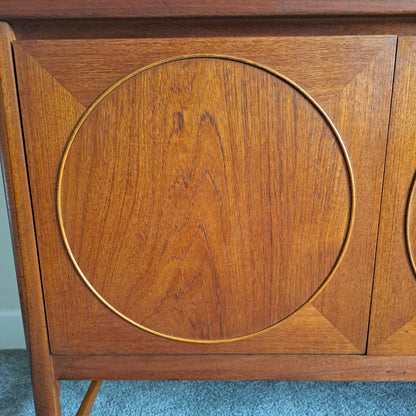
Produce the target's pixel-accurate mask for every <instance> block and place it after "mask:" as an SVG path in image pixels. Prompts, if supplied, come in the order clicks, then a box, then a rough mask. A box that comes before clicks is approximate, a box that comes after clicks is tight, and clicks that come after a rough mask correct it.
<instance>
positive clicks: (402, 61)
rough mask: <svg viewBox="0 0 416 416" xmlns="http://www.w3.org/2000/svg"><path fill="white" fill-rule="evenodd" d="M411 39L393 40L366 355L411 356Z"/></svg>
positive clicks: (414, 62) (414, 152) (414, 327)
mask: <svg viewBox="0 0 416 416" xmlns="http://www.w3.org/2000/svg"><path fill="white" fill-rule="evenodd" d="M415 178H416V38H414V37H412V38H410V37H409V38H406V37H403V38H399V42H398V49H397V60H396V71H395V79H394V96H393V102H392V112H391V126H390V132H389V144H388V151H387V159H386V172H385V179H384V188H383V202H382V208H381V218H380V237H379V243H378V247H377V262H376V274H375V281H374V293H373V306H372V313H371V326H370V336H369V346H368V347H369V348H368V352H369V353H370V354H380V355H389V354H394V355H407V354H416V184H415Z"/></svg>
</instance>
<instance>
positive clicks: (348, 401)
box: [0, 350, 416, 416]
mask: <svg viewBox="0 0 416 416" xmlns="http://www.w3.org/2000/svg"><path fill="white" fill-rule="evenodd" d="M88 385H89V383H88V382H86V381H63V382H62V383H61V401H62V414H63V415H64V416H66V415H71V416H73V415H75V414H76V411H77V410H78V406H79V404H80V403H81V400H82V398H83V396H84V394H85V392H86V390H87V388H88ZM0 415H1V416H32V415H33V416H34V415H35V411H34V406H33V397H32V391H31V384H30V375H29V366H28V362H27V358H26V352H25V351H22V350H3V351H0ZM91 415H92V416H112V415H117V416H124V415H142V416H145V415H152V416H156V415H204V416H205V415H227V416H232V415H279V416H280V415H282V416H283V415H299V416H309V415H328V416H333V415H335V416H342V415H354V416H367V415H371V416H377V415H389V416H404V415H406V416H416V383H340V382H336V383H329V382H284V381H254V382H253V381H251V382H248V381H104V383H103V385H102V386H101V389H100V392H99V394H98V397H97V399H96V401H95V404H94V407H93V409H92V412H91Z"/></svg>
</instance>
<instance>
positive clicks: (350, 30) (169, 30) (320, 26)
mask: <svg viewBox="0 0 416 416" xmlns="http://www.w3.org/2000/svg"><path fill="white" fill-rule="evenodd" d="M12 24H13V29H14V32H15V34H16V39H18V40H36V39H38V40H41V39H42V40H47V39H49V40H53V39H61V40H63V39H67V40H69V39H74V40H75V39H128V38H134V39H149V38H150V39H154V40H157V39H159V38H178V37H183V38H203V37H227V36H228V37H229V36H232V37H240V38H242V39H244V38H245V37H265V36H274V37H277V36H284V37H286V36H358V35H362V36H368V35H383V36H385V35H396V36H414V35H415V34H416V23H415V21H414V18H413V17H411V16H401V17H397V16H396V17H391V16H383V17H380V16H379V17H371V16H369V17H359V16H349V17H342V16H337V17H334V16H332V17H331V16H327V17H310V16H309V17H294V16H284V17H259V16H257V17H255V16H250V17H234V18H232V19H230V18H226V17H209V18H198V19H193V18H186V17H184V18H175V19H158V18H146V19H143V18H142V19H138V18H136V19H127V18H125V19H111V25H109V24H108V20H107V19H29V20H25V19H23V20H20V19H19V20H15V21H13V23H12Z"/></svg>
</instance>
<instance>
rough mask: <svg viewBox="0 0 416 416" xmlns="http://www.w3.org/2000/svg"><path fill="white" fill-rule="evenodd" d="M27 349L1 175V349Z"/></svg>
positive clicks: (0, 176)
mask: <svg viewBox="0 0 416 416" xmlns="http://www.w3.org/2000/svg"><path fill="white" fill-rule="evenodd" d="M9 348H25V341H24V335H23V325H22V316H21V313H20V304H19V295H18V291H17V284H16V275H15V268H14V261H13V252H12V244H11V239H10V231H9V222H8V218H7V209H6V199H5V195H4V186H3V178H2V175H1V174H0V349H9Z"/></svg>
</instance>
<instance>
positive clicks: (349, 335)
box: [14, 37, 395, 354]
mask: <svg viewBox="0 0 416 416" xmlns="http://www.w3.org/2000/svg"><path fill="white" fill-rule="evenodd" d="M14 49H15V57H16V66H17V77H18V86H19V94H20V101H21V107H22V119H23V127H24V134H25V141H26V150H27V157H28V168H29V176H30V181H31V190H32V197H33V206H34V213H35V221H36V228H37V233H38V244H39V256H40V261H41V270H42V279H43V285H44V291H45V299H46V309H47V314H48V326H49V332H50V337H51V348H52V351H53V352H54V353H91V352H95V353H109V352H119V353H256V352H258V353H350V354H351V353H362V352H364V350H365V344H366V335H367V333H366V332H367V327H368V314H369V306H370V296H371V287H372V272H373V265H374V252H375V241H376V233H377V224H378V210H379V203H380V193H381V182H382V172H383V167H384V166H383V163H384V155H385V144H386V136H387V123H388V114H389V103H390V94H391V83H392V71H393V61H394V52H395V38H394V37H345V38H342V37H340V38H257V39H254V38H253V39H252V38H239V39H233V38H212V39H152V40H149V39H142V40H116V41H114V40H108V41H107V40H76V41H21V42H15V44H14ZM194 54H198V56H192V57H183V56H181V55H194ZM218 55H221V56H218ZM178 56H179V57H178ZM175 57H176V58H175ZM160 60H164V61H163V62H159V63H155V62H158V61H160ZM146 65H148V66H147V67H145V66H146ZM143 67H145V68H144V69H142V70H140V69H138V68H143ZM275 71H278V73H276V72H275ZM121 77H125V78H124V79H122V80H121V81H118V80H119V79H120V78H121ZM106 89H107V91H106V92H105V93H104V94H103V95H102V96H101V97H100V98H99V99H98V100H97V97H98V96H99V95H100V94H101V93H103V91H104V90H106ZM305 91H306V92H305ZM315 100H316V101H315ZM318 103H319V104H318ZM90 105H91V107H89V108H88V106H90ZM320 106H322V108H324V110H325V112H324V111H323V110H322V109H321V107H320ZM336 129H338V131H339V133H338V132H337V130H336ZM56 201H59V204H60V205H59V208H60V209H59V211H57V209H58V207H57V202H56ZM60 226H61V230H60ZM61 231H63V233H64V235H63V236H62V235H61ZM62 237H64V238H62ZM82 278H83V279H84V281H83V280H82ZM106 306H107V307H106ZM120 318H122V319H120ZM63 322H64V323H65V324H64V325H63V324H62V323H63Z"/></svg>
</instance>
